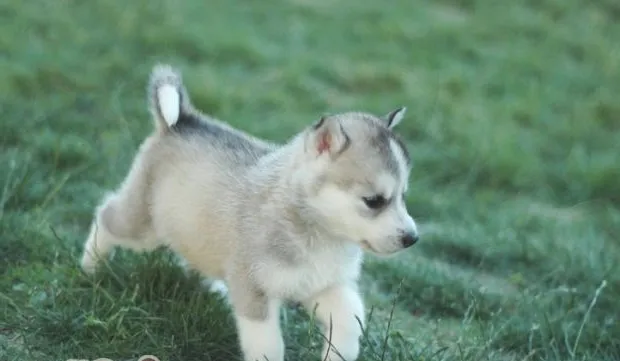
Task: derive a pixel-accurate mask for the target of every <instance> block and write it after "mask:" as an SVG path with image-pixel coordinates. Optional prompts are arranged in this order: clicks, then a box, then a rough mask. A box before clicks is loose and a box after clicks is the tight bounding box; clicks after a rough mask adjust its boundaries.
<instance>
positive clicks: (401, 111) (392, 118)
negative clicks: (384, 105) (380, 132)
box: [381, 107, 407, 129]
mask: <svg viewBox="0 0 620 361" xmlns="http://www.w3.org/2000/svg"><path fill="white" fill-rule="evenodd" d="M406 112H407V107H400V108H398V109H394V110H392V111H391V112H389V113H387V114H386V115H384V116H382V117H381V119H382V120H383V121H384V122H385V126H386V127H388V129H392V128H394V127H395V126H397V125H398V123H400V121H401V120H403V117H404V116H405V113H406Z"/></svg>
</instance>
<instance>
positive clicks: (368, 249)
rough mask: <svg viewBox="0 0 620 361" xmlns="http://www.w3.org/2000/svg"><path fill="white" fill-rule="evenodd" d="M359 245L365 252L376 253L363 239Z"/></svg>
mask: <svg viewBox="0 0 620 361" xmlns="http://www.w3.org/2000/svg"><path fill="white" fill-rule="evenodd" d="M360 244H361V245H362V248H363V249H364V250H365V251H370V252H374V253H377V251H375V249H374V248H372V246H371V245H370V243H368V241H367V240H365V239H363V240H362V241H361V242H360Z"/></svg>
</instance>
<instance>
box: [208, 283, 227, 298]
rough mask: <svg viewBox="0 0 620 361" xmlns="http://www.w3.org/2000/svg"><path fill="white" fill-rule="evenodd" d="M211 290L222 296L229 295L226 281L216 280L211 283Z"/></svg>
mask: <svg viewBox="0 0 620 361" xmlns="http://www.w3.org/2000/svg"><path fill="white" fill-rule="evenodd" d="M209 292H211V293H215V294H218V295H220V296H222V297H226V296H227V295H228V287H227V286H226V283H224V281H220V280H214V281H213V282H211V284H210V285H209Z"/></svg>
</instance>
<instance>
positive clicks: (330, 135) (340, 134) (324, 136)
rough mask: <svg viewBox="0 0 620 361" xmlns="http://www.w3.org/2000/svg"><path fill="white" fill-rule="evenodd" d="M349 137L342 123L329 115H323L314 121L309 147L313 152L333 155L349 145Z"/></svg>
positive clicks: (336, 154)
mask: <svg viewBox="0 0 620 361" xmlns="http://www.w3.org/2000/svg"><path fill="white" fill-rule="evenodd" d="M349 143H350V139H349V136H348V135H347V133H345V131H344V128H343V127H342V124H340V122H339V121H338V119H335V118H333V117H330V116H323V117H321V119H320V120H319V121H317V122H316V123H314V125H313V126H312V131H311V141H310V144H311V149H312V151H313V153H314V154H316V155H321V154H323V153H328V154H330V156H332V157H335V156H338V155H339V154H341V153H342V152H344V151H345V150H346V149H347V147H348V146H349Z"/></svg>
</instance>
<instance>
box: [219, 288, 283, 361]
mask: <svg viewBox="0 0 620 361" xmlns="http://www.w3.org/2000/svg"><path fill="white" fill-rule="evenodd" d="M229 295H230V301H231V303H232V307H233V310H234V313H235V320H236V323H237V333H238V335H239V343H240V344H241V350H242V351H243V356H244V360H245V361H283V360H284V341H283V340H282V331H281V330H280V301H279V300H274V299H269V298H268V297H266V296H265V295H264V294H262V293H261V292H260V291H257V290H255V289H253V288H252V287H251V286H245V285H243V284H241V283H232V284H231V285H230V288H229Z"/></svg>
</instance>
